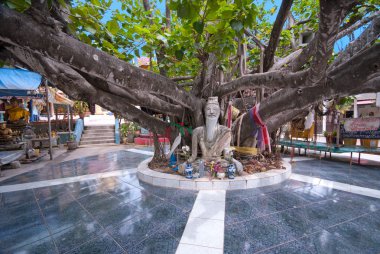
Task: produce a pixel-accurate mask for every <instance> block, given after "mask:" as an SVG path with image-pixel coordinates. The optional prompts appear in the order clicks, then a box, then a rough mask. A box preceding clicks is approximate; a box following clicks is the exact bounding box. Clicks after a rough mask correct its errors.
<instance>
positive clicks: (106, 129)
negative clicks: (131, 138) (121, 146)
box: [80, 125, 115, 145]
mask: <svg viewBox="0 0 380 254" xmlns="http://www.w3.org/2000/svg"><path fill="white" fill-rule="evenodd" d="M113 143H115V126H112V125H108V126H85V127H84V131H83V134H82V138H81V140H80V145H95V144H113Z"/></svg>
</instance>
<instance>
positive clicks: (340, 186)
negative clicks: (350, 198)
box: [290, 173, 380, 198]
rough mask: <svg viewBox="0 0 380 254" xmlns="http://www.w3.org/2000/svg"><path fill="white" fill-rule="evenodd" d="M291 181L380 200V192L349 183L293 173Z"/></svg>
mask: <svg viewBox="0 0 380 254" xmlns="http://www.w3.org/2000/svg"><path fill="white" fill-rule="evenodd" d="M290 179H293V180H296V181H300V182H305V183H311V184H314V185H320V186H324V187H328V188H332V189H336V190H341V191H346V192H350V193H353V194H358V195H363V196H368V197H372V198H380V190H375V189H370V188H365V187H360V186H355V185H351V184H347V183H340V182H334V181H330V180H325V179H321V178H318V177H312V176H305V175H300V174H294V173H292V174H291V176H290Z"/></svg>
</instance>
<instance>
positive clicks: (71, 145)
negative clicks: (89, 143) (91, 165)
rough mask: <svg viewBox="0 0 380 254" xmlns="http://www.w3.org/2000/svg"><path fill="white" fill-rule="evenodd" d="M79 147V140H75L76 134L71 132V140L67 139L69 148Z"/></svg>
mask: <svg viewBox="0 0 380 254" xmlns="http://www.w3.org/2000/svg"><path fill="white" fill-rule="evenodd" d="M77 148H78V142H77V141H76V140H75V134H74V133H70V136H69V140H68V141H67V150H75V149H77Z"/></svg>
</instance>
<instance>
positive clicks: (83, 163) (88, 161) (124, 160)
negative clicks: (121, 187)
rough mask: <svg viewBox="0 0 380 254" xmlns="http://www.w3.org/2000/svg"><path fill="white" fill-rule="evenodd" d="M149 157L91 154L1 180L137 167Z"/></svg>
mask: <svg viewBox="0 0 380 254" xmlns="http://www.w3.org/2000/svg"><path fill="white" fill-rule="evenodd" d="M148 157H149V155H144V154H137V153H132V152H128V151H118V152H113V153H106V154H100V155H96V156H89V157H85V158H81V159H75V160H70V161H65V162H62V163H58V164H53V165H51V166H48V167H43V168H40V169H36V170H33V171H30V172H26V173H23V174H20V175H17V176H14V177H11V178H8V179H6V180H4V181H1V182H0V186H1V185H10V184H19V183H30V182H35V181H43V180H51V179H60V178H66V177H73V176H81V175H87V174H94V173H102V172H108V171H114V170H122V169H130V168H136V167H137V165H138V164H139V163H140V162H141V161H142V160H144V159H146V158H148Z"/></svg>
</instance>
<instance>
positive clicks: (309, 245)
mask: <svg viewBox="0 0 380 254" xmlns="http://www.w3.org/2000/svg"><path fill="white" fill-rule="evenodd" d="M147 157H148V155H146V154H140V153H137V152H130V151H119V152H113V153H108V154H103V155H98V156H91V157H86V158H81V159H77V160H72V161H67V162H62V163H58V164H55V165H52V166H49V167H47V168H42V169H37V170H33V171H30V172H28V173H24V174H21V175H18V176H15V177H12V178H9V179H7V180H4V181H0V185H1V186H0V190H1V188H5V187H7V186H12V185H13V184H20V183H21V184H22V183H23V184H24V185H25V186H26V185H28V187H25V189H24V190H20V191H12V192H3V193H1V191H0V253H160V254H161V253H175V252H176V250H177V248H178V246H179V243H180V242H184V241H183V239H184V235H185V227H186V226H187V225H188V220H190V219H189V217H191V215H190V214H192V216H193V217H195V218H197V216H198V217H210V218H211V219H210V220H209V221H212V220H213V218H212V217H213V216H208V214H207V211H203V214H201V215H199V211H198V212H197V211H195V207H196V206H194V207H193V205H194V203H195V202H196V199H197V197H198V199H200V198H199V197H200V196H201V195H200V194H198V193H200V192H196V191H186V190H177V189H170V188H159V187H154V186H151V185H148V184H144V183H142V182H139V180H138V179H137V176H136V173H135V172H136V171H135V168H136V166H137V165H138V163H139V162H140V161H142V160H143V159H145V158H147ZM347 167H349V164H347V163H346V164H344V163H341V162H332V161H324V160H322V161H320V160H314V159H307V160H304V161H297V162H296V163H295V164H294V165H293V171H294V172H296V173H297V174H304V175H308V176H316V177H321V178H326V179H329V180H332V181H337V182H344V183H350V184H352V183H355V184H358V185H359V186H361V185H362V186H364V187H368V188H373V189H379V186H380V184H378V183H377V182H376V181H379V180H380V170H377V168H376V167H365V166H353V167H352V168H350V169H347ZM121 170H123V172H124V173H123V175H118V176H112V177H103V178H100V177H99V178H94V179H91V180H83V179H81V177H85V176H86V175H89V174H97V173H102V172H110V171H121ZM354 171H355V174H352V175H347V174H348V173H350V172H351V173H352V172H354ZM53 172H54V173H53ZM70 176H76V177H77V179H76V180H75V181H74V182H71V183H65V184H58V185H54V186H45V187H41V188H34V187H30V184H29V183H31V182H32V183H33V182H35V181H42V183H43V182H44V181H46V180H51V179H58V180H59V179H60V178H62V179H64V178H67V177H70ZM353 176H355V177H353ZM356 176H357V177H356ZM354 178H355V179H354ZM347 179H349V180H350V181H348V182H347V181H346V182H345V180H347ZM0 180H1V179H0ZM379 182H380V181H379ZM366 183H368V184H366ZM225 196H226V198H225V199H224V198H223V202H224V203H223V205H222V204H220V207H223V214H224V219H223V218H222V221H223V222H224V235H223V234H222V235H221V237H222V239H224V240H223V241H222V242H223V245H224V248H223V249H220V250H224V253H323V254H324V253H380V199H376V198H370V197H367V196H363V195H356V194H352V193H348V192H343V191H339V190H335V189H331V188H327V187H322V186H319V185H312V184H309V183H304V182H300V181H295V180H287V181H286V182H283V183H281V184H278V185H273V186H267V187H263V188H257V189H251V190H236V191H227V192H226V193H225ZM200 200H202V198H201V199H200ZM206 200H207V198H206ZM209 203H210V202H209ZM215 204H216V203H215ZM208 205H210V204H208ZM224 207H225V208H224ZM209 209H212V210H213V213H215V216H216V215H217V213H218V208H217V207H215V206H214V207H210V208H209ZM218 214H219V213H218ZM215 216H214V217H215ZM210 225H211V224H210ZM199 227H202V230H203V231H204V230H206V232H205V233H204V237H205V238H207V239H206V243H210V244H211V243H212V242H213V241H214V240H215V239H214V238H217V237H219V236H220V234H219V232H215V230H217V229H216V228H215V227H212V226H210V227H209V228H208V227H205V226H204V225H203V226H202V225H200V226H199ZM222 232H223V231H222ZM190 234H191V232H190ZM191 237H193V238H194V239H199V238H200V236H194V235H193V236H191ZM181 239H182V240H181ZM187 239H189V238H187ZM190 239H192V238H190ZM201 240H202V239H201ZM201 242H202V241H201ZM188 243H189V242H188ZM190 243H191V240H190ZM189 246H191V244H190V245H189ZM205 249H207V248H205ZM208 250H210V251H211V250H212V249H208ZM214 250H215V249H214ZM214 250H212V251H214ZM191 253H194V254H195V253H197V254H198V253H200V252H197V251H193V252H191ZM204 253H219V252H207V251H206V252H204Z"/></svg>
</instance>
